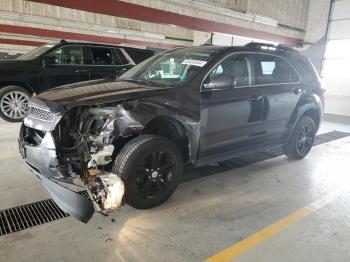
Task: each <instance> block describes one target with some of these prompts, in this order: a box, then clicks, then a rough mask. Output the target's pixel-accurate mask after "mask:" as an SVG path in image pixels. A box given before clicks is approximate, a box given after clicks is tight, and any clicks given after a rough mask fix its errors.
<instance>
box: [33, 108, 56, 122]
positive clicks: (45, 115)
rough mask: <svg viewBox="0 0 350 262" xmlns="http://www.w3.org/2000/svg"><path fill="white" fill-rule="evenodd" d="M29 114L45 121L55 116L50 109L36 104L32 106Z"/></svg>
mask: <svg viewBox="0 0 350 262" xmlns="http://www.w3.org/2000/svg"><path fill="white" fill-rule="evenodd" d="M28 115H29V116H32V117H35V118H38V119H41V120H45V121H52V120H53V117H54V114H53V113H51V112H50V111H48V110H44V109H41V108H39V107H35V106H31V107H30V109H29V113H28Z"/></svg>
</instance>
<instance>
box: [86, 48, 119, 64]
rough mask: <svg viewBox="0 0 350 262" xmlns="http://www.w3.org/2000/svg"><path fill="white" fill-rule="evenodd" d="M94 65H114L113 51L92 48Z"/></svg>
mask: <svg viewBox="0 0 350 262" xmlns="http://www.w3.org/2000/svg"><path fill="white" fill-rule="evenodd" d="M90 50H91V56H92V61H91V62H92V64H93V65H114V64H115V63H114V57H113V53H112V49H110V48H103V47H90Z"/></svg>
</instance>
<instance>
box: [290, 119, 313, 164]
mask: <svg viewBox="0 0 350 262" xmlns="http://www.w3.org/2000/svg"><path fill="white" fill-rule="evenodd" d="M315 135H316V125H315V122H314V120H313V119H312V118H311V117H309V116H302V117H301V118H300V120H299V122H298V124H297V126H296V127H295V129H294V131H293V134H292V136H291V138H290V140H289V142H288V144H287V145H286V146H285V147H284V149H283V151H284V154H285V155H286V156H287V157H288V158H289V159H302V158H304V157H305V156H306V155H307V154H308V153H309V152H310V150H311V148H312V145H313V143H314V139H315Z"/></svg>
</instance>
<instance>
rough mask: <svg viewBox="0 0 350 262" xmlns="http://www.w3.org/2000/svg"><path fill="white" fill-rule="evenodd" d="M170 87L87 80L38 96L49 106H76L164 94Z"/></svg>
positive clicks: (110, 80)
mask: <svg viewBox="0 0 350 262" xmlns="http://www.w3.org/2000/svg"><path fill="white" fill-rule="evenodd" d="M167 89H168V88H161V87H154V86H149V85H142V84H138V83H132V82H125V81H116V80H112V79H102V80H94V81H86V82H81V83H76V84H71V85H65V86H61V87H57V88H53V89H51V90H49V91H47V92H44V93H41V94H40V95H38V96H37V98H39V99H40V100H42V101H43V102H44V103H45V104H46V105H47V106H48V107H51V106H50V104H55V105H56V106H57V105H59V106H65V107H68V108H69V107H74V106H79V105H91V104H94V105H97V104H103V103H109V102H117V101H122V100H126V99H136V98H140V97H145V96H154V95H159V94H164V93H165V92H167Z"/></svg>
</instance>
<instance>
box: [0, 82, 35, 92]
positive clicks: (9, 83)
mask: <svg viewBox="0 0 350 262" xmlns="http://www.w3.org/2000/svg"><path fill="white" fill-rule="evenodd" d="M6 86H18V87H22V88H24V89H25V90H27V91H28V92H29V93H30V94H34V93H35V91H34V89H33V88H32V86H31V85H30V84H29V83H26V82H21V81H5V82H1V83H0V90H1V89H2V88H4V87H6Z"/></svg>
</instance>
